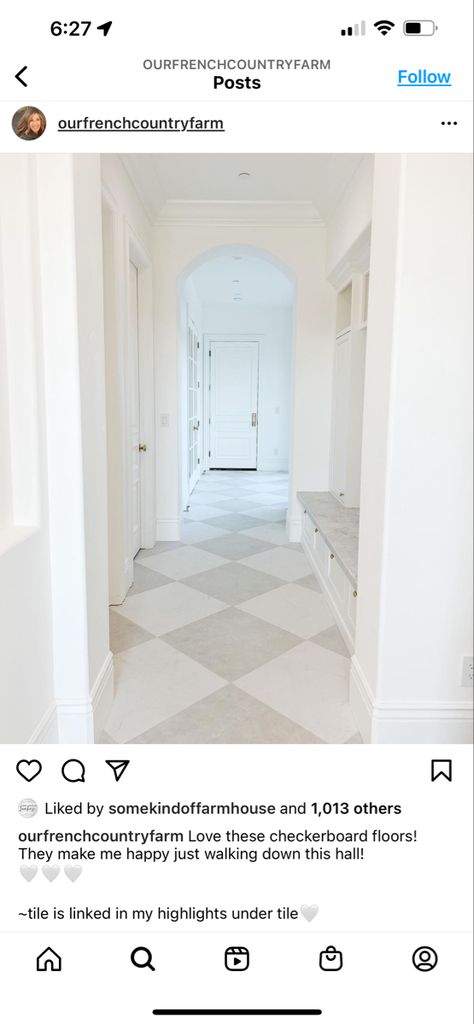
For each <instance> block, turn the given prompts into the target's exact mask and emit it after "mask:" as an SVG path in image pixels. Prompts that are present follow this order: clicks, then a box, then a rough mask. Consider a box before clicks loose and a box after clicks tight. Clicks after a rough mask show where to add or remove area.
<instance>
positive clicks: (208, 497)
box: [189, 487, 222, 508]
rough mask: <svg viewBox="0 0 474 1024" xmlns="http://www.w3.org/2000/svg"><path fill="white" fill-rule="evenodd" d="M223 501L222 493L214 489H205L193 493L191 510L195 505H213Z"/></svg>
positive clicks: (190, 501)
mask: <svg viewBox="0 0 474 1024" xmlns="http://www.w3.org/2000/svg"><path fill="white" fill-rule="evenodd" d="M221 500H222V491H217V490H216V488H215V487H214V488H213V489H212V490H211V488H210V487H206V488H203V489H202V490H201V489H199V490H196V491H193V493H192V495H191V497H190V499H189V504H190V506H191V508H193V507H194V505H212V504H213V502H214V501H221Z"/></svg>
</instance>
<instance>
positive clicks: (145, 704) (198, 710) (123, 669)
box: [102, 471, 360, 743]
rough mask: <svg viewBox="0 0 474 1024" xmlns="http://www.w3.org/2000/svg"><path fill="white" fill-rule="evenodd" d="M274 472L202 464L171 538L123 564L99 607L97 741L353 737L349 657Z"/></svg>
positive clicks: (282, 478) (283, 481)
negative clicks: (122, 577)
mask: <svg viewBox="0 0 474 1024" xmlns="http://www.w3.org/2000/svg"><path fill="white" fill-rule="evenodd" d="M287 497H288V478H287V475H286V474H284V473H276V474H272V473H252V472H237V471H229V472H219V471H214V472H209V473H207V474H205V475H204V476H203V477H202V478H201V480H200V482H199V484H198V485H197V487H196V489H195V492H194V494H193V495H192V497H191V501H190V509H189V511H188V512H186V513H184V514H183V526H182V542H181V543H178V542H173V543H158V544H156V545H155V547H154V548H153V549H151V550H142V551H140V552H139V553H138V555H137V558H136V560H135V582H134V584H133V587H132V588H131V590H130V591H129V593H128V595H127V597H126V599H125V601H124V603H123V604H122V605H121V606H120V607H114V608H111V610H110V645H111V649H112V651H113V653H114V662H115V700H114V704H113V707H112V711H111V714H110V717H109V720H108V723H107V727H106V733H105V735H104V736H103V738H102V742H105V743H357V742H360V737H359V735H358V733H357V729H356V726H355V723H354V720H353V718H352V714H351V711H350V708H349V703H348V694H349V654H348V651H347V649H346V646H345V643H344V640H343V637H342V636H341V633H340V632H339V629H338V627H337V625H336V623H335V621H334V617H333V615H332V612H331V609H330V607H329V604H328V602H327V600H326V597H325V596H324V595H323V594H322V593H321V591H320V588H319V586H318V583H317V581H316V579H315V577H314V575H313V573H312V572H311V569H310V565H309V563H308V561H307V558H306V555H305V553H304V552H303V549H302V548H301V546H300V545H299V544H290V543H288V539H287V535H286V529H285V518H286V507H287Z"/></svg>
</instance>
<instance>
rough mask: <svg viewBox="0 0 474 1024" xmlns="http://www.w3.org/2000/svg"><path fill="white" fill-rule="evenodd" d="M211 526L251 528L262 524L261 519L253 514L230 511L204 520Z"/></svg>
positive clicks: (234, 528)
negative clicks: (224, 514) (227, 513)
mask: <svg viewBox="0 0 474 1024" xmlns="http://www.w3.org/2000/svg"><path fill="white" fill-rule="evenodd" d="M204 522H205V523H207V524H208V525H209V526H216V527H217V528H219V529H222V530H250V529H251V528H252V527H253V526H261V525H262V522H261V520H260V519H255V518H254V517H253V516H246V515H243V513H241V512H233V513H232V512H230V513H229V515H226V516H219V515H217V516H213V517H212V518H208V519H205V520H204Z"/></svg>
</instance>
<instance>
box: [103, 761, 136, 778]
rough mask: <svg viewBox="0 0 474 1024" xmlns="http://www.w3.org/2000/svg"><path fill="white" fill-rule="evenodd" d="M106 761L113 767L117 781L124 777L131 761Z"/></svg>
mask: <svg viewBox="0 0 474 1024" xmlns="http://www.w3.org/2000/svg"><path fill="white" fill-rule="evenodd" d="M105 763H106V764H108V765H109V768H111V769H112V771H113V773H114V776H115V781H116V782H118V781H119V779H121V778H122V775H123V773H124V772H125V771H126V770H127V768H128V766H129V764H130V761H106V762H105Z"/></svg>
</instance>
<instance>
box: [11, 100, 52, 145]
mask: <svg viewBox="0 0 474 1024" xmlns="http://www.w3.org/2000/svg"><path fill="white" fill-rule="evenodd" d="M12 128H13V131H14V132H15V135H16V136H17V137H18V138H19V139H23V140H24V142H34V141H35V139H39V138H40V136H41V135H44V132H45V131H46V118H45V116H44V114H43V111H42V110H40V109H39V108H38V107H20V109H19V110H17V111H16V112H15V113H14V115H13V117H12Z"/></svg>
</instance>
